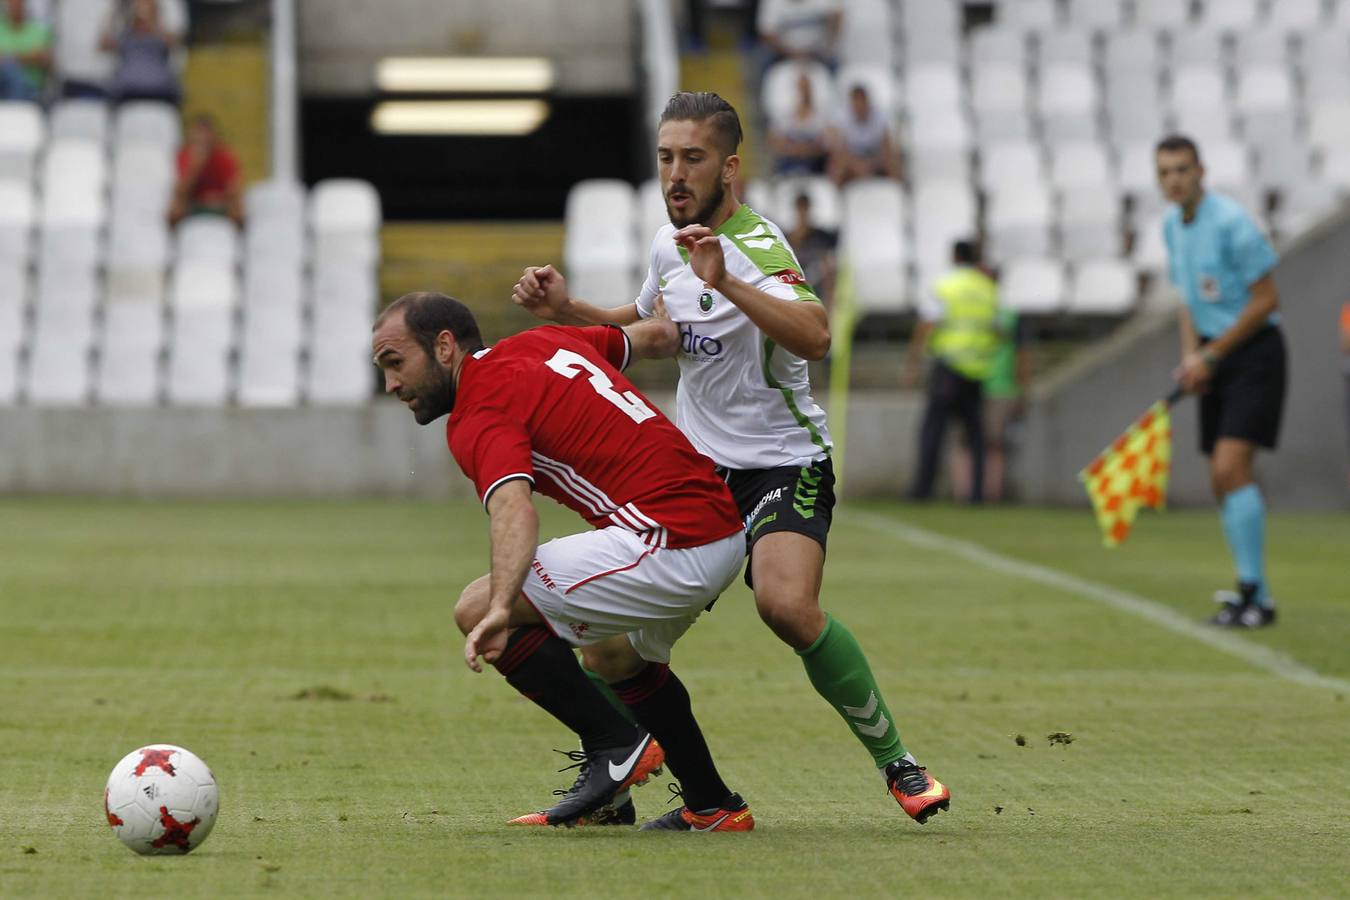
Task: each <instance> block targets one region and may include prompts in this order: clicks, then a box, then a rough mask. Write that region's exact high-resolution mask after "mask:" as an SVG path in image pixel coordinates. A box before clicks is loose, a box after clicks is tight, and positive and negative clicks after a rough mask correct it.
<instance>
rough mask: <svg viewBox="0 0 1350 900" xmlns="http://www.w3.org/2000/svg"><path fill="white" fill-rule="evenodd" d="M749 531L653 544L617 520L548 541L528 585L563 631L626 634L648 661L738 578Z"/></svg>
mask: <svg viewBox="0 0 1350 900" xmlns="http://www.w3.org/2000/svg"><path fill="white" fill-rule="evenodd" d="M744 559H745V534H744V532H740V531H738V532H736V533H735V534H733V535H730V536H729V537H725V538H722V539H721V540H717V541H713V542H712V543H710V544H703V545H702V546H699V547H688V548H685V549H682V550H672V549H670V548H660V549H658V548H655V547H649V546H648V545H647V544H644V543H643V542H642V538H641V537H639V536H638V535H636V534H634V533H633V532H631V531H627V530H625V529H623V528H619V527H618V526H612V527H610V528H603V529H600V530H599V531H587V532H583V533H582V534H572V535H568V536H567V537H561V538H557V539H556V540H552V541H549V542H548V543H546V544H541V545H540V546H539V549H538V550H537V551H536V553H535V559H534V563H533V564H532V565H531V567H530V573H529V574H528V575H527V576H526V577H525V584H524V586H523V588H522V591H523V593H524V594H525V599H527V600H529V601H530V604H531V605H532V606H533V607H534V608H535V610H536V611H538V613H539V615H540V616H542V617H543V619H544V621H545V622H546V623H547V624H548V627H549V628H550V629H552V631H553V633H554V634H556V635H557V636H558V637H560V638H562V639H563V640H564V641H567V642H568V643H569V644H572V645H574V646H577V647H583V646H585V645H587V644H594V643H596V642H597V641H602V640H604V639H605V638H608V637H613V636H614V635H616V634H626V635H628V639H629V640H630V641H631V642H632V644H633V649H635V650H637V652H638V655H639V656H641V657H642V658H643V659H645V660H648V661H649V662H659V663H668V662H670V648H671V647H672V646H674V644H675V642H676V641H677V640H679V638H680V635H682V634H684V633H685V632H686V631H688V630H689V626H690V625H693V624H694V620H695V619H697V618H698V617H699V614H700V613H702V612H703V610H704V609H705V608H707V606H708V604H709V603H712V602H713V601H714V600H716V599H717V597H718V596H719V595H720V594H721V593H722V591H723V590H724V589H725V588H726V586H727V585H729V584H731V582H732V581H733V580H735V578H736V575H737V574H738V573H739V572H740V570H741V563H742V562H743V561H744Z"/></svg>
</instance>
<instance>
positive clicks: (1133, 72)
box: [1102, 28, 1162, 78]
mask: <svg viewBox="0 0 1350 900" xmlns="http://www.w3.org/2000/svg"><path fill="white" fill-rule="evenodd" d="M1161 59H1162V54H1161V51H1160V50H1159V48H1158V35H1157V33H1156V32H1153V31H1150V30H1146V29H1142V28H1131V29H1126V30H1124V31H1113V32H1111V33H1109V34H1107V35H1106V36H1105V37H1104V39H1103V55H1102V68H1103V69H1104V70H1105V71H1106V73H1107V75H1108V76H1110V75H1112V74H1115V73H1129V74H1130V77H1135V78H1137V77H1140V74H1141V73H1146V74H1147V75H1148V76H1150V77H1152V76H1156V75H1157V73H1158V71H1159V63H1160V62H1161Z"/></svg>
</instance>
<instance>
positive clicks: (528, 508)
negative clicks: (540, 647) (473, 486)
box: [464, 479, 539, 672]
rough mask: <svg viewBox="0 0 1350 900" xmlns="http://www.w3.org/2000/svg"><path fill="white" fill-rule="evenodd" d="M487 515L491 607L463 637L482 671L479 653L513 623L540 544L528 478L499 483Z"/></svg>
mask: <svg viewBox="0 0 1350 900" xmlns="http://www.w3.org/2000/svg"><path fill="white" fill-rule="evenodd" d="M488 516H489V517H490V518H491V526H490V530H491V535H492V572H491V574H490V576H489V595H488V611H487V614H486V615H484V616H483V618H482V619H481V620H480V621H479V623H478V624H477V625H476V626H475V627H474V629H473V630H472V631H470V632H469V636H468V637H467V638H465V640H464V662H465V663H466V664H467V665H468V667H469V668H470V669H473V670H474V671H475V672H481V671H483V667H482V665H481V664H479V662H478V656H479V654H480V653H482V652H483V649H484V646H485V645H486V644H487V643H488V642H489V641H490V640H491V639H492V638H493V637H496V636H497V635H499V634H501V633H502V632H504V631H505V630H506V629H507V626H509V625H510V623H511V608H512V606H513V605H514V604H515V602H516V598H517V597H519V596H520V588H521V585H523V584H524V583H525V576H526V574H528V573H529V571H530V563H531V562H532V561H533V560H534V554H535V551H536V550H537V549H538V547H539V514H538V513H537V512H536V511H535V509H534V501H533V500H532V499H531V498H530V484H529V482H527V481H525V480H524V479H517V480H515V481H508V482H506V483H505V484H502V485H500V486H498V487H497V489H496V490H494V491H493V492H492V495H491V496H490V497H488ZM488 661H489V662H491V661H492V660H488Z"/></svg>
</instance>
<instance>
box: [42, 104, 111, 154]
mask: <svg viewBox="0 0 1350 900" xmlns="http://www.w3.org/2000/svg"><path fill="white" fill-rule="evenodd" d="M109 118H110V116H109V112H108V104H107V103H105V102H104V101H102V100H61V101H59V102H58V103H56V105H54V106H53V107H52V111H51V117H50V118H49V120H48V122H47V125H48V131H49V133H50V134H51V138H52V140H60V139H61V138H78V139H80V140H86V141H93V142H94V143H96V144H103V143H106V142H107V140H108V120H109Z"/></svg>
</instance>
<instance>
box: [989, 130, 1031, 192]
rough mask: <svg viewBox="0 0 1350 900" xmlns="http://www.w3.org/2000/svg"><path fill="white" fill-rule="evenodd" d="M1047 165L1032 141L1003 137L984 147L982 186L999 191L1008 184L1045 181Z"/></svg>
mask: <svg viewBox="0 0 1350 900" xmlns="http://www.w3.org/2000/svg"><path fill="white" fill-rule="evenodd" d="M1044 180H1045V165H1044V162H1043V161H1042V158H1041V151H1040V148H1039V147H1038V146H1037V145H1035V144H1033V143H1031V142H1030V141H999V142H996V143H993V144H989V145H987V146H985V147H983V148H982V149H981V150H980V188H981V189H982V190H984V191H988V192H991V193H996V192H997V191H998V190H1000V189H1001V188H1002V187H1004V186H1006V185H1010V184H1011V185H1017V184H1025V183H1027V182H1035V183H1038V184H1039V183H1041V182H1043V181H1044Z"/></svg>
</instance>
